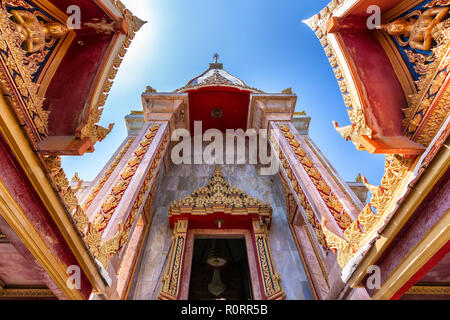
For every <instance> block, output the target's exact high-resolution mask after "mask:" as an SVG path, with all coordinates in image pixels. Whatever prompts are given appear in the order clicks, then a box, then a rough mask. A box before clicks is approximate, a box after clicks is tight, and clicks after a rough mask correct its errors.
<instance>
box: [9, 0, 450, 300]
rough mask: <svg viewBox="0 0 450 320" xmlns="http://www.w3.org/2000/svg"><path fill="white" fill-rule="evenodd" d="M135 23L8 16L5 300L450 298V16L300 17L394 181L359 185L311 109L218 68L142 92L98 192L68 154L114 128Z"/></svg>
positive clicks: (51, 3) (47, 6)
mask: <svg viewBox="0 0 450 320" xmlns="http://www.w3.org/2000/svg"><path fill="white" fill-rule="evenodd" d="M77 10H81V12H82V20H81V22H80V21H78V25H77ZM135 14H136V15H138V14H139V13H138V12H136V13H135ZM135 14H133V13H132V12H131V11H129V10H128V9H127V8H126V7H125V5H124V4H123V3H122V2H121V1H119V0H95V1H94V0H71V1H66V0H3V1H2V2H1V7H0V53H1V54H0V90H1V93H2V95H1V96H0V108H1V112H0V300H17V299H20V300H57V299H59V300H259V301H260V300H428V299H445V300H447V299H450V254H449V251H450V214H449V209H450V206H449V203H450V199H449V197H450V184H449V181H450V180H449V177H450V173H449V164H450V159H449V158H450V149H449V141H448V136H449V133H450V124H449V114H450V96H449V94H450V92H449V90H450V89H449V82H450V74H449V72H450V71H449V67H450V65H449V64H450V1H448V0H404V1H397V0H371V1H367V0H333V1H331V2H330V3H329V4H328V6H326V7H325V8H323V10H321V11H320V12H318V13H317V14H316V15H314V16H313V17H311V18H309V19H307V20H305V21H304V23H305V24H306V25H307V26H308V27H309V28H310V29H311V30H312V31H311V32H314V33H315V35H316V36H317V38H318V41H320V44H321V45H322V46H323V48H324V54H325V56H326V57H327V58H328V60H329V62H330V67H331V68H332V70H333V72H334V74H335V76H336V80H337V83H338V85H339V88H340V90H341V92H342V96H343V101H344V103H345V108H346V111H347V112H348V115H349V117H348V118H349V119H348V122H347V123H337V122H334V123H333V124H331V123H330V126H333V125H334V127H335V129H336V130H337V132H338V133H339V134H340V136H342V138H343V139H345V140H347V141H348V143H349V144H351V143H352V145H351V146H353V145H354V147H355V148H356V150H358V152H368V153H370V154H371V156H372V154H382V155H385V159H386V160H385V172H384V176H383V178H382V180H381V182H380V181H368V179H367V178H366V177H365V176H364V174H362V175H360V176H358V178H357V179H356V181H345V180H344V179H343V178H342V177H341V175H340V174H339V172H338V171H337V170H336V169H335V168H334V167H333V165H332V163H331V162H330V161H329V160H328V159H327V158H326V157H325V155H324V153H323V151H322V150H321V149H320V148H319V147H318V145H317V144H316V143H315V142H314V140H313V139H312V138H311V136H310V124H311V123H312V122H313V121H321V119H314V118H312V117H310V116H308V114H307V113H306V112H296V110H298V108H299V107H300V104H301V102H300V98H301V97H299V96H297V94H295V93H294V92H293V91H292V89H291V88H288V89H286V90H283V91H282V92H276V93H274V92H272V93H270V92H265V91H263V90H260V89H257V88H254V87H252V86H250V85H249V84H247V83H246V82H244V80H241V79H240V78H238V77H237V76H235V75H232V74H231V73H230V72H228V71H227V70H226V68H227V64H226V60H223V61H222V59H220V60H219V55H217V54H216V55H214V57H213V61H212V62H211V63H209V66H208V65H207V63H208V61H205V70H204V71H203V72H202V70H193V71H192V77H193V78H192V80H189V81H187V80H188V79H186V81H187V82H184V83H186V85H184V86H183V87H181V88H179V89H176V88H173V91H171V92H158V90H156V89H154V88H153V87H151V86H150V84H149V85H148V86H147V88H146V89H144V88H143V91H144V90H145V91H144V92H143V93H142V95H141V100H142V106H139V107H138V108H135V109H134V110H133V111H131V112H130V113H129V114H128V115H127V116H126V117H125V119H117V122H119V121H125V123H126V128H127V135H126V137H125V139H124V140H123V141H122V140H121V141H115V143H116V145H117V146H118V147H117V149H115V152H114V154H113V155H112V157H111V158H110V159H109V160H108V161H107V162H106V164H105V165H104V166H103V168H102V169H101V170H100V171H99V172H98V174H97V176H96V177H95V179H93V180H92V181H83V180H82V178H81V177H82V175H78V174H75V176H74V177H73V178H69V177H68V176H67V175H66V173H65V172H64V169H63V168H62V164H61V157H79V156H83V155H85V154H86V153H95V152H96V151H95V146H96V145H97V144H99V143H101V142H102V141H103V140H104V139H105V138H106V137H107V136H108V135H109V134H110V133H111V131H112V130H113V128H114V125H113V124H111V125H109V126H105V127H103V126H101V125H100V124H99V123H100V120H101V117H102V112H103V108H104V106H105V103H106V101H107V99H108V95H109V92H110V90H111V88H112V86H113V83H114V79H115V77H116V75H117V73H118V71H119V68H120V66H121V63H122V61H123V60H124V59H127V55H126V53H127V51H128V48H129V46H130V45H131V43H132V41H133V39H134V37H135V35H136V33H138V32H139V30H140V29H141V27H142V26H143V25H144V24H145V23H146V22H144V21H142V20H141V19H139V18H138V17H137V16H136V15H135ZM378 20H379V21H378ZM69 22H70V23H69ZM299 23H301V22H299ZM168 41H170V39H168ZM143 58H144V57H143ZM312 63H314V62H312ZM233 73H234V72H233ZM196 74H199V75H197V76H195V75H196ZM69 84H70V85H69ZM287 85H288V84H286V86H287ZM317 85H318V86H319V85H320V84H317ZM343 106H344V104H343ZM296 108H297V109H296ZM300 110H301V109H300ZM114 148H116V147H114ZM81 169H82V168H80V170H81Z"/></svg>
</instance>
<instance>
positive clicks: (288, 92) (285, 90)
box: [281, 88, 294, 94]
mask: <svg viewBox="0 0 450 320" xmlns="http://www.w3.org/2000/svg"><path fill="white" fill-rule="evenodd" d="M281 93H282V94H294V93H293V92H292V88H287V89H284V90H283V91H281Z"/></svg>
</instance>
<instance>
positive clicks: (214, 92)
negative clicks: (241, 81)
mask: <svg viewBox="0 0 450 320" xmlns="http://www.w3.org/2000/svg"><path fill="white" fill-rule="evenodd" d="M249 104H250V92H249V91H242V90H239V89H236V88H231V87H208V88H201V89H197V90H192V91H189V117H190V121H191V124H190V126H191V133H193V132H194V121H202V127H203V132H205V131H206V130H208V129H219V130H220V131H222V132H226V129H234V130H236V129H243V130H246V129H247V117H248V108H249ZM215 108H220V109H222V110H223V116H222V117H221V118H220V119H215V118H213V117H212V116H211V111H212V110H214V109H215Z"/></svg>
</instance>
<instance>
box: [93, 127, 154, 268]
mask: <svg viewBox="0 0 450 320" xmlns="http://www.w3.org/2000/svg"><path fill="white" fill-rule="evenodd" d="M159 128H160V125H159V124H158V125H151V126H150V128H149V129H148V130H147V133H146V134H145V135H144V137H143V138H142V140H141V142H140V143H139V145H138V146H137V148H136V150H135V151H134V154H133V156H132V157H131V159H130V160H129V161H128V163H127V165H126V166H125V168H124V169H123V170H122V172H121V174H120V175H119V178H118V179H117V181H116V182H115V184H114V185H113V187H112V190H111V192H110V193H109V195H108V196H107V198H106V200H105V201H104V202H103V204H102V205H101V208H100V209H99V211H98V212H97V214H96V215H95V217H94V218H93V219H92V221H91V222H90V223H89V228H88V232H87V235H86V242H87V243H88V245H89V248H90V250H91V252H92V254H93V255H94V257H96V258H97V259H99V258H101V259H102V263H103V262H104V261H108V257H109V254H110V253H111V252H112V251H114V250H113V249H114V248H115V247H113V248H111V247H108V250H106V251H105V250H102V246H103V245H104V244H102V234H103V231H104V230H105V229H106V227H107V226H108V223H109V221H110V220H111V218H112V216H113V214H114V212H115V210H116V208H117V206H118V205H119V203H120V201H121V200H122V197H123V195H124V194H125V191H126V190H127V188H128V186H129V184H130V182H131V180H132V178H133V176H134V174H135V173H136V171H137V169H138V168H139V166H140V164H141V162H142V160H143V158H144V156H145V154H146V153H147V151H148V149H149V148H150V145H151V144H152V142H153V139H154V137H155V136H156V134H157V132H158V130H159ZM120 231H123V229H120V230H119V232H120ZM120 239H121V236H120V237H118V240H117V241H116V242H114V241H112V242H111V241H110V242H109V244H110V245H112V244H117V243H119V245H120ZM117 247H119V246H117ZM105 252H106V253H105ZM105 254H107V255H108V257H106V258H105V257H104V255H105ZM104 266H105V264H104ZM106 266H107V264H106ZM106 266H105V268H106Z"/></svg>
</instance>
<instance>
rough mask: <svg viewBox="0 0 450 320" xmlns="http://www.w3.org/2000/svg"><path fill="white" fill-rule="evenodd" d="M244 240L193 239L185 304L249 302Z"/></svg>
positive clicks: (249, 281)
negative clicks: (219, 300)
mask: <svg viewBox="0 0 450 320" xmlns="http://www.w3.org/2000/svg"><path fill="white" fill-rule="evenodd" d="M251 288H252V285H251V280H250V272H249V262H248V256H247V249H246V244H245V240H244V239H195V241H194V252H193V256H192V269H191V277H190V287H189V300H216V299H221V300H222V299H224V300H253V294H252V289H251Z"/></svg>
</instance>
